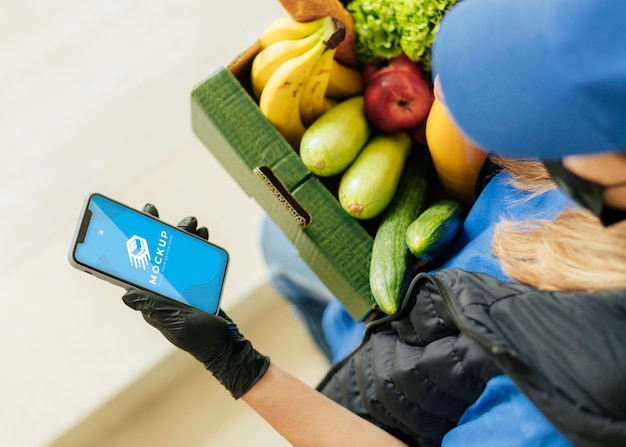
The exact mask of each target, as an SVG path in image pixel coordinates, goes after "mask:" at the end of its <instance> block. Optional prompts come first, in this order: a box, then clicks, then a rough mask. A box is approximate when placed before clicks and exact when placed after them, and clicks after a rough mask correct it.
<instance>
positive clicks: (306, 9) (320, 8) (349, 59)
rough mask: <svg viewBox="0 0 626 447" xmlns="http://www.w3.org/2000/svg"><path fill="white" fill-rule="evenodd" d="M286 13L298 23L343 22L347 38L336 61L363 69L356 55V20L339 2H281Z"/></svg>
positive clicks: (314, 0)
mask: <svg viewBox="0 0 626 447" xmlns="http://www.w3.org/2000/svg"><path fill="white" fill-rule="evenodd" d="M279 1H280V4H281V5H282V6H283V8H284V9H285V11H287V13H288V14H289V15H290V16H291V18H293V19H294V20H296V21H298V22H310V21H312V20H317V19H321V18H322V17H327V16H331V17H334V18H335V19H337V20H340V21H341V22H343V24H344V25H345V27H346V37H345V39H344V40H343V42H341V44H339V47H338V48H337V52H336V53H335V59H337V61H338V62H340V63H342V64H344V65H347V66H349V67H353V68H359V67H361V65H362V63H361V61H360V60H359V57H358V56H357V54H356V42H357V36H356V33H355V32H354V19H353V18H352V15H351V14H350V12H349V11H348V10H347V9H346V7H345V6H344V5H343V3H341V2H340V1H339V0H279Z"/></svg>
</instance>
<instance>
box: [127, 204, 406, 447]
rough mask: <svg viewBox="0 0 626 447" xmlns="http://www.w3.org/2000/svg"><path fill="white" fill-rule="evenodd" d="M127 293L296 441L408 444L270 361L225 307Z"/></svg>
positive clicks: (202, 232) (192, 222)
mask: <svg viewBox="0 0 626 447" xmlns="http://www.w3.org/2000/svg"><path fill="white" fill-rule="evenodd" d="M144 211H146V212H148V213H150V214H153V215H155V216H156V215H158V212H157V210H156V208H154V206H152V205H146V207H145V208H144ZM178 227H179V228H181V229H183V230H185V231H188V232H190V233H194V234H196V235H198V236H201V237H203V238H208V230H207V229H206V228H204V227H201V228H198V226H197V221H196V219H195V218H193V217H189V218H186V219H184V220H183V221H181V223H180V224H179V225H178ZM122 298H123V300H124V303H126V305H128V306H129V307H131V308H133V309H135V310H138V311H140V312H141V313H142V315H143V317H144V319H145V320H146V321H147V322H148V323H149V324H150V325H152V326H154V327H155V328H156V329H158V330H159V331H160V332H161V333H162V334H163V335H164V336H165V338H167V339H168V340H169V341H170V342H171V343H172V344H174V345H175V346H176V347H178V348H180V349H182V350H183V351H186V352H188V353H189V354H191V355H192V356H193V357H195V358H196V359H197V360H198V361H200V362H201V363H202V364H203V365H204V367H205V368H206V369H207V370H209V371H210V372H211V373H212V374H213V376H215V378H216V379H217V380H219V382H220V383H221V384H222V385H223V386H224V387H225V388H226V389H227V390H228V391H229V392H230V393H231V395H232V396H233V397H234V398H235V399H239V398H242V400H243V401H244V402H246V403H247V404H248V405H249V406H250V407H251V408H252V409H253V410H254V411H256V412H257V413H258V414H259V415H260V416H261V417H263V418H264V419H265V420H266V421H267V422H268V423H269V424H270V425H272V426H273V427H274V428H275V429H276V430H277V431H278V433H280V434H281V435H282V436H283V437H285V438H286V439H287V440H288V441H289V442H291V443H292V444H293V445H295V446H317V445H319V446H323V447H329V446H334V445H337V446H342V447H343V446H346V445H359V446H369V445H371V446H376V447H384V446H401V445H406V444H403V443H401V442H400V441H398V440H397V439H396V438H394V437H393V436H391V435H390V434H388V433H387V432H385V431H384V430H382V429H380V428H378V427H377V426H375V425H374V424H372V423H370V422H368V421H366V420H365V419H363V418H361V417H359V416H357V415H356V414H354V413H352V412H350V411H348V410H347V409H346V408H344V407H342V406H340V405H339V404H337V403H335V402H333V401H332V400H330V399H328V398H327V397H325V396H324V395H323V394H322V393H320V392H318V391H317V390H315V389H314V388H312V387H310V386H308V385H306V384H305V383H303V382H301V381H300V380H298V379H297V378H296V377H294V376H292V375H291V374H289V373H287V372H286V371H283V370H282V369H280V368H279V367H278V366H275V365H273V364H271V363H270V359H269V358H268V357H267V356H265V355H263V354H261V353H259V352H258V351H257V350H256V349H254V347H253V346H252V343H250V341H248V340H247V339H246V338H245V337H244V336H243V335H242V334H241V333H240V332H239V329H238V328H237V325H236V324H235V323H234V322H233V321H232V320H231V319H230V318H229V317H228V316H227V315H226V314H225V313H224V312H222V311H220V312H219V314H218V315H211V314H208V313H206V312H203V311H201V310H199V309H196V308H194V307H191V306H188V305H186V304H183V303H180V302H178V301H174V300H171V299H168V298H163V297H161V296H158V295H155V294H153V293H150V292H147V291H143V290H132V291H130V292H127V293H126V294H125V295H124V296H123V297H122Z"/></svg>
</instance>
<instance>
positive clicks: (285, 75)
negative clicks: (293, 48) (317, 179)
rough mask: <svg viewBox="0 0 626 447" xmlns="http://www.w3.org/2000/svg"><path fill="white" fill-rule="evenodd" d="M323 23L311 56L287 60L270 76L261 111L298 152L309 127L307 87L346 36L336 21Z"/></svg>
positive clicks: (260, 106) (262, 96) (263, 95)
mask: <svg viewBox="0 0 626 447" xmlns="http://www.w3.org/2000/svg"><path fill="white" fill-rule="evenodd" d="M322 20H323V24H322V27H323V32H322V33H320V35H319V40H318V41H317V43H316V44H315V45H314V46H313V47H312V48H311V49H309V50H308V51H307V52H305V53H303V54H301V55H299V56H296V57H294V58H292V59H289V60H287V61H286V62H284V63H283V64H281V65H280V66H279V67H278V68H277V69H276V71H274V73H273V74H272V75H271V76H270V78H269V80H268V81H267V84H265V88H264V89H263V91H262V92H261V97H260V99H259V108H260V109H261V112H262V113H263V114H264V115H265V117H266V118H267V119H268V120H269V121H270V122H271V123H272V124H273V125H274V127H276V129H278V131H279V132H280V133H281V134H282V135H283V137H284V138H285V139H286V140H287V141H288V142H289V144H291V146H292V147H293V148H294V149H296V150H297V149H298V147H299V145H300V139H301V138H302V134H303V133H304V130H305V127H304V124H303V122H302V118H301V117H300V100H301V97H302V92H303V89H304V85H305V84H306V82H307V80H308V78H309V77H310V76H311V73H312V70H313V68H314V67H315V65H316V63H317V61H318V60H319V59H320V58H321V57H322V55H323V54H324V53H325V52H326V51H327V49H329V48H331V49H332V48H336V47H337V45H338V44H339V43H340V42H341V41H342V40H343V38H344V36H345V27H344V25H343V23H342V22H339V21H337V20H335V19H333V18H332V17H326V18H324V19H322Z"/></svg>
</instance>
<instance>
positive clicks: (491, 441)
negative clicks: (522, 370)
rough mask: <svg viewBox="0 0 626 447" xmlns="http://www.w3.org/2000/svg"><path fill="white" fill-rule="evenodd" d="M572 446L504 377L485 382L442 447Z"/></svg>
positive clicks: (507, 378)
mask: <svg viewBox="0 0 626 447" xmlns="http://www.w3.org/2000/svg"><path fill="white" fill-rule="evenodd" d="M461 446H462V447H527V446H535V447H544V446H545V447H547V446H550V447H574V446H573V444H571V443H570V442H569V441H567V440H566V439H565V438H564V437H563V436H561V434H560V433H559V432H557V431H556V429H555V428H554V427H553V426H552V425H551V424H550V422H548V420H547V419H546V418H545V417H544V416H543V415H542V414H541V412H539V410H537V408H536V407H535V406H534V405H533V404H532V403H531V402H530V401H529V400H528V399H527V398H526V396H524V394H522V393H521V392H520V391H519V389H517V387H516V386H515V384H514V383H513V382H512V381H511V379H510V378H509V377H507V376H497V377H494V378H493V379H491V380H490V381H489V383H488V384H487V387H486V388H485V391H484V392H483V394H482V395H481V396H480V398H478V400H477V401H476V402H475V403H474V404H473V405H472V406H471V407H469V408H468V409H467V411H465V413H464V414H463V416H462V417H461V420H460V421H459V424H458V426H457V427H455V428H453V429H452V430H450V431H449V432H448V433H447V434H446V436H445V437H444V438H443V442H442V447H461Z"/></svg>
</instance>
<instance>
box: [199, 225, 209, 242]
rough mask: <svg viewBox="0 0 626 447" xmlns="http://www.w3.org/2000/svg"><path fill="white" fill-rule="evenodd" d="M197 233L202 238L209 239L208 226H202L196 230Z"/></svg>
mask: <svg viewBox="0 0 626 447" xmlns="http://www.w3.org/2000/svg"><path fill="white" fill-rule="evenodd" d="M196 234H197V235H198V236H199V237H201V238H202V239H206V240H209V229H208V228H207V227H200V228H198V229H197V230H196Z"/></svg>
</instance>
